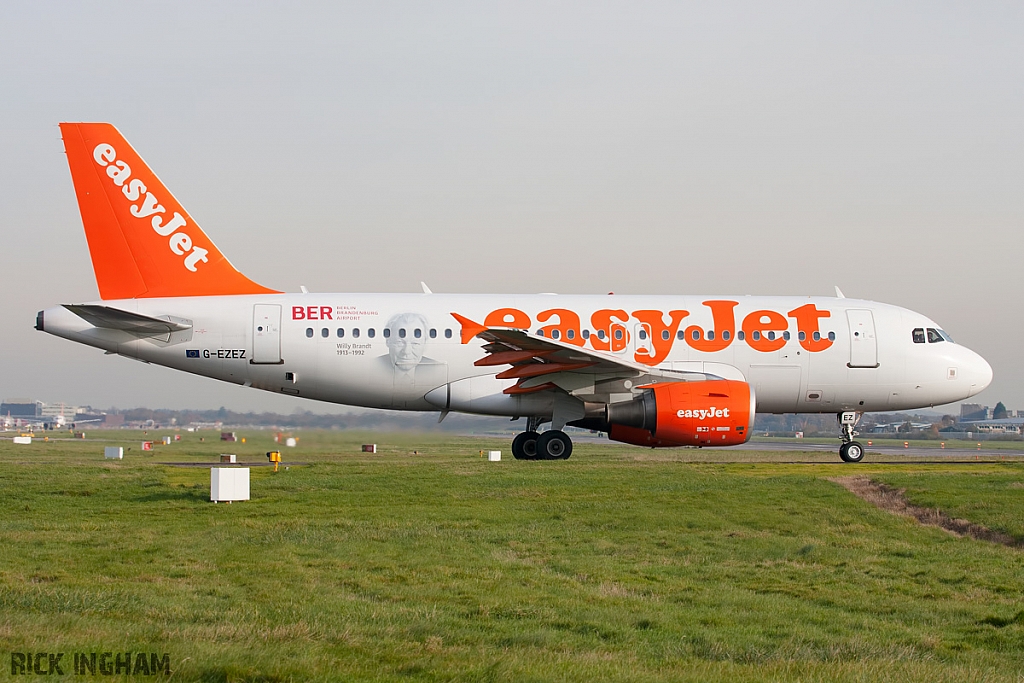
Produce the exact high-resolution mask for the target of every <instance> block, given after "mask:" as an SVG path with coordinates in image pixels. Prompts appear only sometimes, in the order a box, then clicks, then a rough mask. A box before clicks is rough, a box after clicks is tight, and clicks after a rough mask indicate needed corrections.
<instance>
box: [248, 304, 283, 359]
mask: <svg viewBox="0 0 1024 683" xmlns="http://www.w3.org/2000/svg"><path fill="white" fill-rule="evenodd" d="M250 362H252V363H254V364H265V365H280V364H281V363H283V362H284V361H282V360H281V306H279V305H278V304H255V305H254V306H253V307H252V361H250Z"/></svg>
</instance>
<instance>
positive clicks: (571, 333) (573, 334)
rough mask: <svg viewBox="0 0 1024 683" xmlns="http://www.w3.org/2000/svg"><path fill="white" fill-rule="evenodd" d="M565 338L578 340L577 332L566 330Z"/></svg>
mask: <svg viewBox="0 0 1024 683" xmlns="http://www.w3.org/2000/svg"><path fill="white" fill-rule="evenodd" d="M565 338H566V339H575V338H576V330H566V331H565Z"/></svg>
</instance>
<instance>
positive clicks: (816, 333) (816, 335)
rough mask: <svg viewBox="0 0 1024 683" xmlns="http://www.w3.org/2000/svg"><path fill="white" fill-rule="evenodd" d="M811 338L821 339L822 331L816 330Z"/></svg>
mask: <svg viewBox="0 0 1024 683" xmlns="http://www.w3.org/2000/svg"><path fill="white" fill-rule="evenodd" d="M811 338H812V339H814V341H821V332H818V331H817V330H815V331H814V334H812V335H811Z"/></svg>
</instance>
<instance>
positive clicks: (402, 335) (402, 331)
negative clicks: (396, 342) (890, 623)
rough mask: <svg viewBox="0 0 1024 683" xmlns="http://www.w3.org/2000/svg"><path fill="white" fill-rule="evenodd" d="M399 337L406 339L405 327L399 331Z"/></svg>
mask: <svg viewBox="0 0 1024 683" xmlns="http://www.w3.org/2000/svg"><path fill="white" fill-rule="evenodd" d="M398 337H399V339H405V328H404V327H401V328H399V329H398Z"/></svg>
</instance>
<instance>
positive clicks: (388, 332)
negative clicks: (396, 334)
mask: <svg viewBox="0 0 1024 683" xmlns="http://www.w3.org/2000/svg"><path fill="white" fill-rule="evenodd" d="M381 334H383V335H384V338H385V339H391V328H390V327H385V328H384V331H383V332H381Z"/></svg>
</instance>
